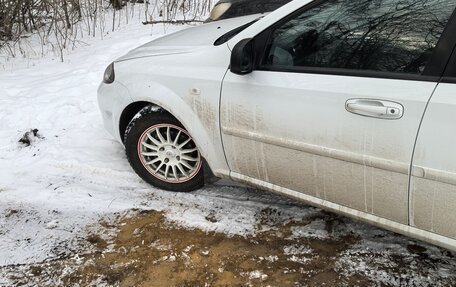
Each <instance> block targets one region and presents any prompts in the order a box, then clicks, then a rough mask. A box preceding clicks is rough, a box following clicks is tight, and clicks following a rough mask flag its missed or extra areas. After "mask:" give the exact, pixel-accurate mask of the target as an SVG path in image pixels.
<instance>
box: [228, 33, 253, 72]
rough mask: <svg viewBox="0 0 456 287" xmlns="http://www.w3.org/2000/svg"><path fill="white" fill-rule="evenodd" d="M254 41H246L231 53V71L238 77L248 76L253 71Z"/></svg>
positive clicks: (240, 43)
mask: <svg viewBox="0 0 456 287" xmlns="http://www.w3.org/2000/svg"><path fill="white" fill-rule="evenodd" d="M253 59H254V58H253V41H252V39H244V40H242V41H240V42H239V43H237V44H236V46H234V48H233V51H232V52H231V64H230V70H231V72H232V73H234V74H237V75H246V74H249V73H251V72H252V71H253Z"/></svg>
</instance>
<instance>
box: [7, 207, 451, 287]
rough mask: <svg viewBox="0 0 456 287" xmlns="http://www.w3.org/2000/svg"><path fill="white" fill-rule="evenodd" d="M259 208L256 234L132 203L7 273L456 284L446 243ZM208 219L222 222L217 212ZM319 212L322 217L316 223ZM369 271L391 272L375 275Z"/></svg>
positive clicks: (129, 279)
mask: <svg viewBox="0 0 456 287" xmlns="http://www.w3.org/2000/svg"><path fill="white" fill-rule="evenodd" d="M255 216H256V217H257V222H258V232H257V233H256V234H255V235H254V236H227V235H225V234H221V233H215V232H204V231H202V230H200V229H188V228H182V227H179V226H176V225H175V224H173V223H171V222H169V221H168V220H167V219H166V217H165V215H164V214H163V213H162V212H157V211H145V210H143V211H139V210H136V211H134V212H133V213H129V214H128V215H126V214H124V215H118V217H117V219H116V220H114V221H112V222H111V223H107V222H101V226H103V228H101V229H99V230H98V232H93V233H92V234H90V235H88V236H86V237H85V238H83V239H82V238H81V240H83V241H84V242H85V243H87V244H88V245H89V246H91V251H90V252H88V253H86V254H84V255H77V256H72V257H67V258H60V259H56V260H53V261H50V262H44V263H41V264H32V265H28V266H9V267H8V268H9V269H10V271H11V272H9V273H8V274H9V275H8V276H10V279H14V282H16V283H15V284H16V285H15V286H456V278H455V277H454V276H439V277H435V271H432V270H433V269H442V268H443V269H445V268H446V269H451V268H453V266H454V265H452V264H453V263H454V257H453V254H452V253H450V252H448V251H445V250H443V249H438V248H435V247H431V246H428V245H425V244H422V243H420V242H415V241H412V240H408V239H406V238H404V237H403V236H400V235H396V234H393V233H389V232H384V231H378V232H377V234H375V233H376V232H375V231H376V230H377V229H374V228H372V229H369V230H371V231H372V230H374V232H373V233H374V234H371V235H372V237H371V240H373V241H374V242H373V243H372V242H371V243H370V244H371V246H374V247H375V246H377V247H378V246H380V249H382V250H376V249H375V248H373V249H372V250H371V251H370V250H369V247H366V244H364V245H361V246H363V247H362V248H361V249H360V248H355V246H357V245H359V244H361V243H362V242H363V241H366V238H365V237H366V236H364V235H363V234H361V235H360V234H359V233H357V232H356V230H355V231H354V230H353V228H351V226H352V225H356V224H357V223H353V222H352V221H350V220H348V219H346V218H343V217H340V216H337V215H334V214H331V213H327V212H324V211H319V212H317V213H316V214H315V215H312V216H309V217H306V218H304V219H303V220H300V221H299V222H297V221H287V220H285V221H284V220H282V216H281V212H280V211H279V210H277V209H271V208H264V209H262V210H261V212H258V213H257V214H256V215H255ZM205 220H207V221H208V222H210V223H213V224H216V223H217V221H218V219H217V216H215V213H209V214H208V215H207V216H206V218H205ZM321 220H324V225H318V224H315V222H320V221H321ZM233 224H235V223H233ZM309 226H311V228H310V229H309V228H307V227H309ZM318 226H320V227H318ZM361 226H363V225H362V224H361ZM345 227H346V229H348V231H347V232H341V230H343V229H344V228H345ZM361 229H362V228H361ZM113 230H114V231H115V233H112V231H113ZM296 230H300V232H301V236H300V235H299V234H300V232H296ZM383 237H384V239H385V241H386V243H388V244H394V243H399V244H405V245H404V246H403V247H404V249H403V251H401V252H388V247H387V246H388V245H384V246H382V245H381V243H382V239H383ZM372 238H374V239H372ZM376 240H377V242H375V241H376ZM379 244H380V245H379ZM385 246H386V248H385ZM429 248H430V249H432V250H431V251H429V250H428V249H429ZM350 250H351V251H350ZM392 250H393V249H392ZM393 251H394V250H393ZM436 255H437V256H438V257H436ZM347 256H348V257H350V258H349V259H350V260H347V258H345V257H347ZM352 257H354V258H352ZM344 258H345V259H344ZM353 262H354V263H353ZM366 262H367V263H369V264H370V266H366ZM375 262H377V264H376V265H375ZM345 264H347V265H350V266H345ZM353 264H355V266H353ZM356 264H359V266H356ZM372 264H374V265H372ZM412 265H413V266H412ZM366 267H368V268H370V269H369V270H367V271H366V270H365V269H366ZM411 269H413V270H414V271H413V272H410V270H411ZM358 271H359V272H358ZM447 271H449V272H450V273H451V272H453V271H454V270H453V271H452V270H447ZM366 272H367V273H366ZM369 272H370V273H376V274H377V275H376V276H389V278H390V279H389V280H387V281H385V280H379V281H377V280H375V278H376V277H375V276H372V274H370V273H369ZM430 272H434V274H430ZM11 276H13V277H14V278H11ZM432 276H434V277H432ZM32 283H33V284H32ZM429 283H430V284H429Z"/></svg>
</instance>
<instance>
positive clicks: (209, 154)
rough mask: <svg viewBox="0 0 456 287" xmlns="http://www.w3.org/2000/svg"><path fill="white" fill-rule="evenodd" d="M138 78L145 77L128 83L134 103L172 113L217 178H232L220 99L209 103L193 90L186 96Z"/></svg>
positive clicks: (159, 84) (216, 98)
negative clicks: (220, 115)
mask: <svg viewBox="0 0 456 287" xmlns="http://www.w3.org/2000/svg"><path fill="white" fill-rule="evenodd" d="M138 77H141V76H138V75H137V77H136V80H135V84H128V83H126V84H125V86H126V87H127V88H128V90H129V93H130V95H131V100H132V102H133V103H134V102H149V103H152V104H154V105H157V106H160V107H161V108H163V109H165V110H166V111H168V112H169V113H170V114H172V115H173V116H174V117H175V118H176V119H177V120H179V122H181V123H182V125H183V126H184V127H185V129H186V130H187V131H188V132H189V133H190V134H191V135H192V137H193V139H194V141H195V143H196V145H197V147H198V149H199V150H200V152H201V155H202V156H203V157H204V158H205V159H206V161H207V163H208V165H209V167H210V168H211V170H212V172H213V173H214V175H216V176H219V177H223V176H228V174H229V169H228V165H227V163H226V159H225V155H224V151H223V148H222V143H221V137H220V128H219V111H218V110H219V97H215V98H214V99H212V100H209V99H208V98H205V97H201V95H193V94H191V92H190V91H189V92H188V93H187V95H184V96H182V95H179V94H177V93H176V91H174V90H172V89H171V88H169V87H167V86H165V85H164V84H161V83H158V82H151V81H150V79H149V80H147V79H142V80H141V79H139V78H138ZM218 93H219V92H218Z"/></svg>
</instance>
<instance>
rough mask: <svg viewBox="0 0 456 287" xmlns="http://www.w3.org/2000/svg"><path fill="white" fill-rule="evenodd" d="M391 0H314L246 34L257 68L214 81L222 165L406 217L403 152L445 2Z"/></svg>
mask: <svg viewBox="0 0 456 287" xmlns="http://www.w3.org/2000/svg"><path fill="white" fill-rule="evenodd" d="M399 2H400V3H398V1H394V0H376V1H371V0H358V1H353V0H331V1H329V0H328V1H316V2H315V3H313V4H310V5H308V6H306V7H304V8H302V9H301V10H300V11H296V12H295V13H293V14H292V15H290V16H289V17H287V18H286V19H283V20H281V21H279V22H278V23H277V24H275V25H273V27H270V28H269V29H268V30H266V31H264V32H263V33H261V34H260V35H258V36H257V37H255V38H254V40H253V41H254V45H255V51H256V59H257V63H256V69H255V70H254V71H253V72H252V73H250V74H248V75H244V76H240V75H236V74H233V73H231V72H228V73H227V75H226V77H225V79H224V83H223V88H222V103H221V128H222V136H223V143H224V148H225V152H226V156H227V160H228V163H229V166H230V169H231V171H232V172H233V174H235V175H242V176H247V177H249V178H252V179H258V180H261V181H263V182H267V183H270V184H274V185H277V186H280V187H284V188H287V189H291V190H294V191H298V192H301V193H305V194H307V195H311V196H314V197H317V198H321V199H324V200H327V201H330V202H333V203H337V204H340V205H343V206H346V207H349V208H352V209H356V210H359V211H363V212H366V213H370V214H374V215H377V216H380V217H383V218H386V219H390V220H393V221H396V222H400V223H404V224H408V204H409V201H408V184H409V169H410V163H411V157H412V152H413V148H414V143H415V139H416V135H417V130H418V127H419V124H420V121H421V118H422V116H423V113H424V110H425V107H426V104H427V102H428V100H429V98H430V96H431V95H432V93H433V91H434V89H435V87H436V85H437V81H438V79H439V75H440V73H441V72H442V70H443V66H442V65H441V63H443V62H445V61H446V60H447V57H448V56H447V55H445V53H441V52H440V53H439V52H438V51H441V50H439V39H440V37H441V35H442V34H443V33H444V28H445V25H446V23H447V21H448V19H449V17H450V15H451V12H452V11H453V10H454V8H455V6H456V4H455V3H454V1H450V0H448V1H437V0H420V1H417V0H404V1H399ZM415 2H416V3H415ZM418 2H419V3H418ZM262 47H263V48H262Z"/></svg>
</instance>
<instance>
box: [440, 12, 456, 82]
mask: <svg viewBox="0 0 456 287" xmlns="http://www.w3.org/2000/svg"><path fill="white" fill-rule="evenodd" d="M448 30H449V32H450V33H448V34H449V35H448V42H449V43H448V45H449V46H451V45H452V46H453V49H452V53H451V56H450V59H449V61H448V63H447V65H446V67H445V73H444V74H443V77H442V81H441V82H442V83H451V84H456V11H455V12H454V13H453V18H452V19H451V22H450V23H448ZM450 35H453V36H452V37H451V36H450Z"/></svg>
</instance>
